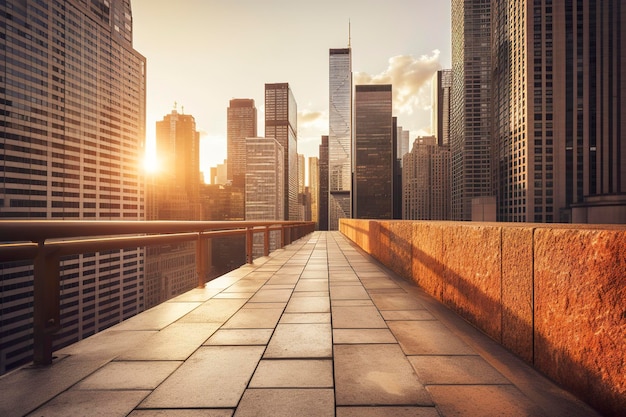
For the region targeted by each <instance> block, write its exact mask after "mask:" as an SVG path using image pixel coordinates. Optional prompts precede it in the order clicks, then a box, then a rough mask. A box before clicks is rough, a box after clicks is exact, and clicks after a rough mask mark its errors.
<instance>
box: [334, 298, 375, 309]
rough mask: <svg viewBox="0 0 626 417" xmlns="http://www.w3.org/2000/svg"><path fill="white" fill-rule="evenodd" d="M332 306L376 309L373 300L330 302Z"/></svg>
mask: <svg viewBox="0 0 626 417" xmlns="http://www.w3.org/2000/svg"><path fill="white" fill-rule="evenodd" d="M330 305H331V306H332V307H333V308H335V307H374V303H373V302H372V300H369V299H368V300H330Z"/></svg>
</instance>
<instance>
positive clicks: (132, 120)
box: [0, 0, 146, 372]
mask: <svg viewBox="0 0 626 417" xmlns="http://www.w3.org/2000/svg"><path fill="white" fill-rule="evenodd" d="M0 32H1V33H2V48H0V63H1V64H0V65H2V77H3V78H2V82H1V84H0V85H1V87H2V89H1V90H0V112H1V114H2V121H1V122H0V123H1V125H2V127H1V128H0V149H1V150H0V155H1V156H0V218H3V219H55V220H142V219H144V195H143V177H142V173H141V172H142V171H141V170H140V167H141V164H140V160H141V159H142V157H143V143H144V135H145V133H144V129H145V108H146V107H145V97H146V95H145V94H146V93H145V86H146V81H145V65H146V61H145V58H144V57H143V56H142V55H141V54H139V53H138V52H137V51H135V50H134V49H133V47H132V17H131V8H130V2H129V1H127V0H109V1H105V0H93V1H90V2H85V1H78V0H59V1H54V2H50V1H36V0H6V1H2V2H0ZM61 271H62V278H61V279H62V281H61V288H62V290H61V291H62V292H61V320H62V321H61V325H62V330H61V331H60V332H59V333H58V334H57V338H56V341H55V346H62V345H67V344H69V343H72V342H74V341H76V340H78V339H81V338H84V337H86V336H89V335H91V334H93V333H95V332H97V331H99V330H102V329H104V328H106V327H109V326H111V325H113V324H115V323H118V322H119V321H121V320H122V319H124V318H127V317H130V316H132V315H134V314H136V313H137V312H139V311H141V310H142V309H143V250H141V249H134V250H123V251H109V252H106V253H95V254H94V253H91V254H85V255H77V256H73V257H68V258H66V259H65V260H64V261H63V263H62V265H61ZM0 274H1V275H0V280H1V281H0V282H1V284H0V285H1V286H2V288H1V293H2V298H1V299H0V303H1V305H0V309H1V310H2V315H1V316H0V336H1V347H0V371H2V372H4V371H6V370H7V368H9V367H12V366H15V365H17V364H19V363H24V362H27V361H30V360H31V358H32V295H31V294H32V290H33V288H32V280H33V276H32V266H31V265H29V264H28V263H20V262H14V263H5V264H2V265H0Z"/></svg>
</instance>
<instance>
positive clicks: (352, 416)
mask: <svg viewBox="0 0 626 417" xmlns="http://www.w3.org/2000/svg"><path fill="white" fill-rule="evenodd" d="M391 416H393V417H440V415H439V413H438V412H437V409H436V408H435V407H337V417H391Z"/></svg>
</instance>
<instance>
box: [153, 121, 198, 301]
mask: <svg viewBox="0 0 626 417" xmlns="http://www.w3.org/2000/svg"><path fill="white" fill-rule="evenodd" d="M199 148H200V133H199V132H198V131H197V130H196V121H195V119H194V117H193V116H192V115H189V114H181V113H178V111H177V110H176V109H174V110H172V112H171V113H170V114H167V115H165V116H164V117H163V120H162V121H158V122H156V151H157V158H158V159H159V160H160V161H162V168H161V170H160V172H158V173H153V174H152V175H151V176H150V177H149V178H148V181H147V187H146V211H147V213H148V215H147V216H146V217H147V220H203V218H202V205H201V202H200V184H201V182H202V181H201V178H200V153H199ZM195 258H196V249H195V243H194V242H181V243H176V244H168V245H163V246H150V247H147V248H146V259H145V265H146V267H145V287H144V289H145V291H144V294H145V297H144V299H145V306H146V308H150V307H153V306H155V305H158V304H160V303H162V302H164V301H167V300H169V299H170V298H172V297H174V296H176V295H179V294H181V293H183V292H185V291H189V290H191V289H193V288H194V287H195V286H196V285H197V284H198V277H197V273H196V261H195Z"/></svg>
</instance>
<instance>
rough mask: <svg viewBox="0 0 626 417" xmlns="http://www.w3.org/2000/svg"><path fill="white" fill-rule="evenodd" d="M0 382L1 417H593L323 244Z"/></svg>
mask: <svg viewBox="0 0 626 417" xmlns="http://www.w3.org/2000/svg"><path fill="white" fill-rule="evenodd" d="M57 356H58V358H57V359H56V360H55V362H54V363H53V364H52V365H51V366H49V367H40V368H38V367H32V366H31V367H25V368H22V369H20V370H18V371H16V372H13V373H11V374H8V375H5V376H4V377H2V378H0V415H2V416H21V415H32V416H64V417H65V416H94V415H102V416H128V415H129V416H133V417H153V416H192V417H193V416H220V417H222V416H223V417H226V416H235V417H242V416H257V417H258V416H272V417H276V416H322V417H323V416H338V417H349V416H365V417H374V416H422V417H431V416H432V417H435V416H444V417H449V416H465V417H467V416H470V417H471V416H481V417H483V416H550V417H553V416H568V417H571V416H594V415H596V414H595V413H594V412H593V410H591V409H590V408H588V407H587V406H586V405H585V404H584V403H582V402H580V401H578V400H577V399H575V398H574V397H572V396H571V395H570V394H568V393H567V392H565V391H563V390H561V389H559V388H558V387H556V386H555V385H554V384H552V383H551V382H549V381H548V380H547V379H545V378H543V377H542V376H541V375H539V374H538V373H537V372H535V371H534V370H533V369H531V368H530V367H528V366H527V365H525V364H524V363H522V362H521V361H520V360H518V359H516V358H515V357H513V356H512V355H510V354H509V353H508V352H507V351H505V350H504V349H502V348H501V347H499V346H498V345H496V344H495V343H494V342H492V341H491V340H490V339H488V338H487V337H485V336H484V335H483V334H481V333H480V332H478V331H476V330H475V329H474V328H472V327H471V326H469V325H468V324H467V323H466V322H464V321H463V320H461V319H460V318H459V317H457V316H456V315H454V314H453V313H451V312H450V311H449V310H447V309H446V308H445V307H443V306H441V305H440V304H438V303H437V302H436V301H434V300H433V299H431V298H429V297H427V296H425V295H424V294H423V293H422V292H420V291H419V289H417V288H416V287H415V286H414V285H412V284H411V283H407V282H405V281H403V280H401V279H399V278H397V277H396V276H394V275H393V274H392V273H390V272H389V271H387V270H386V269H385V268H384V267H382V266H381V265H379V264H378V263H377V262H375V261H373V260H372V259H371V258H369V257H368V256H367V255H365V254H363V253H362V252H361V251H360V250H359V249H357V248H356V247H355V246H354V245H352V244H351V243H350V242H349V241H348V240H347V239H346V238H344V237H343V236H342V235H341V234H339V233H338V232H316V233H313V234H312V235H309V236H307V237H305V238H303V239H301V240H299V241H297V242H295V243H293V244H291V245H289V246H288V247H286V248H284V249H281V250H279V251H276V252H274V253H273V254H272V255H270V256H269V257H265V258H262V259H258V260H255V262H254V264H253V265H246V266H243V267H241V268H239V269H237V270H235V271H232V272H231V273H229V274H227V275H224V276H222V277H220V278H218V279H216V280H214V281H211V282H210V283H208V284H207V285H206V287H205V288H204V289H196V290H193V291H190V292H188V293H186V294H183V295H181V296H179V297H177V298H175V299H173V300H170V301H168V302H166V303H163V304H161V305H159V306H157V307H155V308H153V309H151V310H149V311H147V312H144V313H142V314H140V315H139V316H136V317H134V318H132V319H130V320H127V321H126V322H124V323H121V324H119V325H117V326H115V327H112V328H110V329H108V330H106V331H104V332H101V333H99V334H97V335H95V336H93V337H91V338H88V339H86V340H84V341H81V342H79V343H76V344H74V345H72V346H69V347H67V348H65V349H63V350H61V351H59V352H57Z"/></svg>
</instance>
